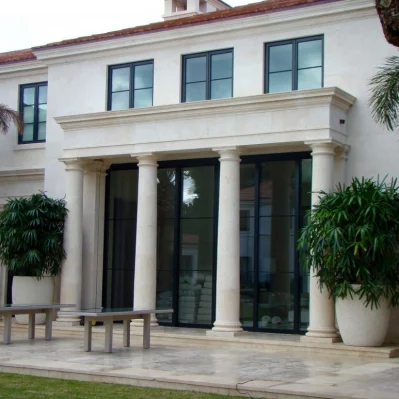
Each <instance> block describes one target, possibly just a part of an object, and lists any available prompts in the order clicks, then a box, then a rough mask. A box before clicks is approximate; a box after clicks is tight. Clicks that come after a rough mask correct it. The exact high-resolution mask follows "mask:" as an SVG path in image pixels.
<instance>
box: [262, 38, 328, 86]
mask: <svg viewBox="0 0 399 399" xmlns="http://www.w3.org/2000/svg"><path fill="white" fill-rule="evenodd" d="M265 55H266V61H265V65H266V79H265V86H266V87H265V92H266V93H278V92H282V91H291V90H305V89H316V88H320V87H323V36H315V37H308V38H302V39H294V40H285V41H282V42H275V43H268V44H266V51H265Z"/></svg>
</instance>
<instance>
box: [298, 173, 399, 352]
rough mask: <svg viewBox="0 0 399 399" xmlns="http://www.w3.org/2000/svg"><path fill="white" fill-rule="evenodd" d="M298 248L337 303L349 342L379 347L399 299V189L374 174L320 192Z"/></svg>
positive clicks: (339, 318)
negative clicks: (391, 312)
mask: <svg viewBox="0 0 399 399" xmlns="http://www.w3.org/2000/svg"><path fill="white" fill-rule="evenodd" d="M319 194H320V196H319V203H318V205H316V206H315V207H314V209H313V210H312V211H310V213H309V218H308V223H307V225H306V226H305V227H304V228H303V229H302V230H301V232H300V236H299V239H298V247H299V249H300V250H301V255H302V257H301V258H302V262H303V266H304V267H305V268H306V269H308V270H310V271H311V272H313V273H314V274H315V275H316V276H317V277H318V278H319V282H320V290H323V289H327V290H328V292H329V294H330V296H331V297H332V298H334V300H335V304H336V314H337V321H338V327H339V331H340V334H341V337H342V339H343V342H344V343H345V344H347V345H354V346H379V345H382V343H383V342H384V339H385V335H386V332H387V330H388V326H389V318H390V308H391V307H394V306H397V305H398V304H399V255H398V239H399V188H398V186H397V181H396V180H391V181H390V182H389V183H387V182H386V179H384V180H383V181H379V180H374V179H371V178H362V179H358V178H354V179H353V180H352V182H351V184H350V185H349V186H348V187H343V186H338V187H337V188H336V189H335V190H334V191H333V192H331V193H326V192H320V193H319Z"/></svg>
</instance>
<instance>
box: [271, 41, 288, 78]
mask: <svg viewBox="0 0 399 399" xmlns="http://www.w3.org/2000/svg"><path fill="white" fill-rule="evenodd" d="M291 70H292V44H283V45H280V46H272V47H269V72H280V71H291Z"/></svg>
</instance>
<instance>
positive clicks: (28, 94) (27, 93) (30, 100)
mask: <svg viewBox="0 0 399 399" xmlns="http://www.w3.org/2000/svg"><path fill="white" fill-rule="evenodd" d="M23 103H24V105H34V104H35V88H34V87H29V88H27V89H24V98H23Z"/></svg>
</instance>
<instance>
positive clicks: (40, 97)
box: [18, 82, 47, 144]
mask: <svg viewBox="0 0 399 399" xmlns="http://www.w3.org/2000/svg"><path fill="white" fill-rule="evenodd" d="M20 112H21V115H22V119H23V121H24V131H23V134H22V135H21V136H19V138H18V142H19V144H27V143H43V142H45V141H46V120H47V82H41V83H32V84H28V85H23V86H20Z"/></svg>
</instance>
